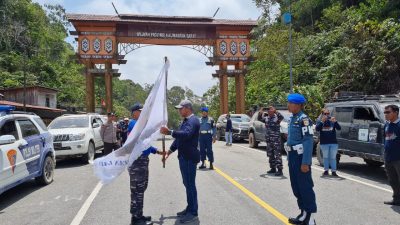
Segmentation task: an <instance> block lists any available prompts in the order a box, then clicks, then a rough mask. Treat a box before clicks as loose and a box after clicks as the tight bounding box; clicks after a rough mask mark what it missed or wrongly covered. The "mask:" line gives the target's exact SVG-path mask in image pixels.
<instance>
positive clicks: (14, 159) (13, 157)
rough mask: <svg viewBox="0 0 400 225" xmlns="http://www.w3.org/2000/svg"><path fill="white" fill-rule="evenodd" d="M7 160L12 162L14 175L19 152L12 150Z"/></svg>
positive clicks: (8, 153)
mask: <svg viewBox="0 0 400 225" xmlns="http://www.w3.org/2000/svg"><path fill="white" fill-rule="evenodd" d="M7 158H8V161H9V162H10V166H11V170H12V172H13V173H14V169H15V166H16V165H15V164H16V163H17V151H16V150H14V149H11V150H9V151H8V152H7Z"/></svg>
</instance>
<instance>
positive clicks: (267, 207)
mask: <svg viewBox="0 0 400 225" xmlns="http://www.w3.org/2000/svg"><path fill="white" fill-rule="evenodd" d="M214 170H215V171H216V172H217V173H218V174H219V175H221V176H222V177H224V178H225V179H226V180H228V181H229V182H231V183H232V184H233V185H234V186H236V187H237V188H239V189H240V190H241V191H242V192H243V193H245V194H246V195H247V196H248V197H249V198H251V199H252V200H253V201H255V202H256V203H257V204H259V205H260V206H261V207H263V208H264V209H265V210H267V211H268V212H269V213H271V214H272V215H274V216H275V217H276V218H278V219H279V220H280V221H282V222H283V223H284V224H289V222H288V218H287V217H286V216H284V215H283V214H282V213H280V212H279V211H278V210H276V209H274V208H273V207H272V206H271V205H269V204H268V203H266V202H264V201H263V200H261V199H260V198H259V197H258V196H256V195H255V194H253V193H252V192H251V191H249V190H248V189H247V188H245V187H244V186H242V185H241V184H239V183H238V182H237V181H235V180H234V179H233V178H232V177H230V176H229V175H227V174H226V173H224V172H222V171H221V170H220V169H218V168H217V167H215V166H214Z"/></svg>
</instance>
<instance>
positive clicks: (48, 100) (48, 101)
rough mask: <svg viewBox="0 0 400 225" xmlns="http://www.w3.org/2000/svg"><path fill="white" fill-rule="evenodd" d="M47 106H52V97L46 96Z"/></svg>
mask: <svg viewBox="0 0 400 225" xmlns="http://www.w3.org/2000/svg"><path fill="white" fill-rule="evenodd" d="M46 107H50V98H49V97H48V96H46Z"/></svg>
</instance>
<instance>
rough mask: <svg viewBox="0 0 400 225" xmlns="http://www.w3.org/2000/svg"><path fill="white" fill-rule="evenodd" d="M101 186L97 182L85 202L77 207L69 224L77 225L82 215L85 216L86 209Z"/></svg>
mask: <svg viewBox="0 0 400 225" xmlns="http://www.w3.org/2000/svg"><path fill="white" fill-rule="evenodd" d="M102 187H103V184H102V183H101V182H99V183H97V185H96V187H95V188H94V189H93V191H92V193H91V194H90V195H89V197H88V198H87V199H86V201H85V203H83V205H82V207H81V208H80V209H79V211H78V213H77V214H76V216H75V218H74V219H73V220H72V222H71V224H70V225H79V224H80V223H81V222H82V219H83V217H85V215H86V213H87V211H88V210H89V207H90V205H91V204H92V202H93V200H94V198H96V196H97V194H98V193H99V192H100V189H101V188H102Z"/></svg>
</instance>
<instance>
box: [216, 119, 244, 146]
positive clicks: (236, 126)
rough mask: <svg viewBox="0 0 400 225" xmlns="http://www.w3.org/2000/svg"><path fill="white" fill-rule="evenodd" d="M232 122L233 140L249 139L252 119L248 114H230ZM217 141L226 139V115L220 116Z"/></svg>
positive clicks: (217, 126) (217, 125)
mask: <svg viewBox="0 0 400 225" xmlns="http://www.w3.org/2000/svg"><path fill="white" fill-rule="evenodd" d="M230 115H231V120H232V130H233V131H232V139H233V140H234V141H242V140H244V139H247V138H248V137H249V136H248V133H249V132H248V130H249V123H250V117H249V116H248V115H246V114H230ZM216 128H217V140H222V139H225V129H226V114H222V115H221V116H219V118H218V120H217V124H216Z"/></svg>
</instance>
